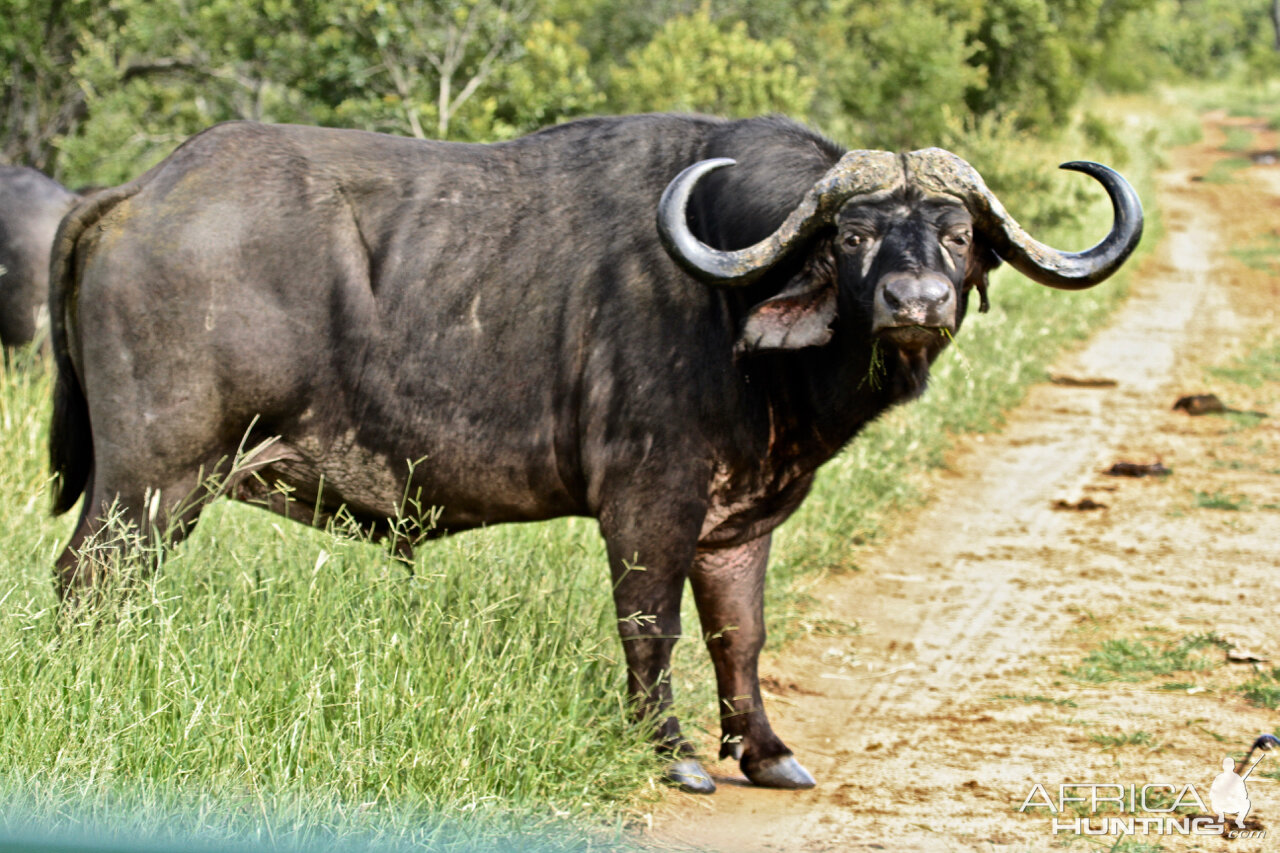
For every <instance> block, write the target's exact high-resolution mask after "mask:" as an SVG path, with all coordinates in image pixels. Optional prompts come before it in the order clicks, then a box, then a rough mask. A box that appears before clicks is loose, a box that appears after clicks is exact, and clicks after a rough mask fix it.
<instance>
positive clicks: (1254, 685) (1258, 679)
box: [1238, 668, 1280, 711]
mask: <svg viewBox="0 0 1280 853" xmlns="http://www.w3.org/2000/svg"><path fill="white" fill-rule="evenodd" d="M1238 689H1239V691H1240V693H1241V695H1243V696H1244V698H1245V699H1247V700H1249V701H1250V702H1252V703H1253V704H1255V705H1259V706H1261V707H1263V708H1270V709H1271V710H1272V711H1277V710H1280V668H1275V669H1272V670H1271V671H1269V672H1260V673H1258V674H1257V675H1256V676H1254V677H1253V678H1251V679H1249V680H1248V681H1246V682H1245V683H1244V684H1242V685H1240V687H1239V688H1238Z"/></svg>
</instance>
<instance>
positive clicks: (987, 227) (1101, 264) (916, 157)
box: [906, 148, 1142, 290]
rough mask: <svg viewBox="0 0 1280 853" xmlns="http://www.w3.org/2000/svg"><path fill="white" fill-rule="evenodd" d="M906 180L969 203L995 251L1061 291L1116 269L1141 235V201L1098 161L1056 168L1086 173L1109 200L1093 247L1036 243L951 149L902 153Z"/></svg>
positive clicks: (1098, 279) (1087, 283)
mask: <svg viewBox="0 0 1280 853" xmlns="http://www.w3.org/2000/svg"><path fill="white" fill-rule="evenodd" d="M906 161H907V170H908V173H909V179H911V180H914V181H916V182H917V183H918V184H920V185H921V188H922V189H924V190H925V191H927V192H934V193H941V194H944V195H950V196H956V197H958V198H960V199H961V200H962V201H964V202H965V204H966V205H968V207H969V210H970V212H971V213H972V214H973V216H974V219H975V220H977V222H976V224H977V225H978V227H979V228H981V229H982V230H983V231H985V232H986V233H987V234H988V235H989V236H990V237H991V238H993V239H994V240H995V242H996V245H995V247H994V248H995V250H996V254H998V255H1000V257H1002V258H1004V259H1005V260H1006V261H1008V262H1009V265H1010V266H1012V267H1013V268H1014V269H1016V270H1017V271H1018V272H1020V273H1022V274H1023V275H1025V276H1026V277H1027V278H1029V279H1031V280H1032V281H1035V282H1039V283H1040V284H1044V285H1048V286H1049V287H1056V288H1058V289H1059V290H1084V289H1085V288H1087V287H1093V286H1094V285H1095V284H1098V283H1100V282H1102V281H1104V280H1106V279H1107V278H1108V277H1109V276H1110V275H1111V274H1112V273H1114V272H1115V271H1116V270H1118V269H1119V268H1120V265H1121V264H1123V263H1124V262H1125V259H1127V258H1128V257H1129V255H1130V254H1131V253H1132V252H1133V250H1134V249H1135V248H1136V247H1137V245H1138V241H1139V240H1140V239H1141V238H1142V202H1141V201H1139V200H1138V194H1137V193H1136V192H1135V191H1134V189H1133V187H1131V186H1130V185H1129V182H1128V181H1126V180H1125V179H1124V178H1122V177H1121V176H1120V174H1119V173H1118V172H1116V171H1114V170H1112V169H1109V168H1108V167H1106V166H1103V165H1102V164H1100V163H1090V162H1086V161H1074V162H1071V163H1063V164H1062V165H1061V166H1060V167H1059V168H1062V169H1069V170H1071V171H1073V172H1084V173H1085V174H1086V175H1089V176H1090V177H1092V178H1094V179H1095V180H1097V181H1098V182H1099V183H1101V184H1102V186H1103V188H1104V189H1105V190H1106V191H1107V195H1108V196H1110V198H1111V208H1112V210H1113V212H1114V217H1115V218H1114V221H1113V222H1112V225H1111V232H1110V233H1109V234H1107V236H1106V237H1104V238H1103V239H1102V241H1101V242H1100V243H1098V244H1097V245H1096V246H1094V247H1093V248H1092V249H1086V250H1085V251H1083V252H1060V251H1058V250H1057V249H1054V248H1052V247H1050V246H1046V245H1045V244H1044V243H1041V242H1039V241H1038V240H1035V239H1034V238H1032V237H1031V235H1029V234H1027V232H1026V231H1023V230H1022V226H1020V225H1018V223H1017V222H1016V221H1014V219H1013V217H1012V216H1010V215H1009V214H1008V212H1007V211H1006V210H1005V209H1004V205H1002V204H1000V200H999V199H998V198H996V197H995V194H994V193H992V192H991V190H989V189H988V188H987V185H986V184H985V183H984V182H983V180H982V177H981V176H980V175H979V174H978V172H977V170H976V169H974V168H973V167H972V166H970V165H969V164H968V163H966V162H965V161H964V160H961V159H960V158H959V157H957V156H956V155H954V154H952V153H951V152H949V151H943V150H942V149H941V148H928V149H925V150H923V151H912V152H911V153H910V154H907V155H906Z"/></svg>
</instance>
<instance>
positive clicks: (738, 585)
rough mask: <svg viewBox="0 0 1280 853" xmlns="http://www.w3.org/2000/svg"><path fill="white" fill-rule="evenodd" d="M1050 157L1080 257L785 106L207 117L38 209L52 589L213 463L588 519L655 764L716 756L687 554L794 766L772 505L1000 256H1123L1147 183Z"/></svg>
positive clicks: (1061, 279) (497, 514) (738, 730)
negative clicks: (732, 116)
mask: <svg viewBox="0 0 1280 853" xmlns="http://www.w3.org/2000/svg"><path fill="white" fill-rule="evenodd" d="M730 158H731V159H730ZM731 162H736V165H731ZM1067 167H1068V168H1072V169H1075V170H1078V171H1082V172H1085V173H1087V174H1089V175H1090V176H1092V177H1094V178H1095V179H1097V180H1098V181H1100V182H1101V183H1102V185H1103V187H1104V188H1105V189H1106V190H1107V192H1108V193H1109V195H1110V197H1111V200H1112V204H1113V207H1114V211H1115V220H1114V224H1113V225H1112V227H1111V231H1110V233H1109V235H1108V236H1107V237H1106V238H1105V239H1104V240H1103V241H1102V242H1101V243H1099V244H1098V245H1097V246H1095V247H1094V248H1092V249H1090V250H1088V251H1085V252H1081V253H1075V254H1069V253H1062V252H1058V251H1056V250H1054V249H1051V248H1049V247H1047V246H1044V245H1043V244H1041V243H1038V242H1036V241H1035V240H1033V239H1032V238H1030V237H1029V236H1028V235H1027V234H1026V233H1025V232H1024V231H1023V230H1022V229H1021V228H1020V227H1019V226H1018V225H1017V223H1016V222H1014V221H1013V220H1012V219H1011V218H1010V217H1009V216H1008V214H1007V213H1005V211H1004V209H1003V208H1002V207H1001V205H1000V202H999V201H998V200H997V199H996V198H995V197H994V196H993V195H992V194H991V193H990V191H989V190H988V189H987V188H986V186H985V185H984V184H983V182H982V179H981V178H980V177H979V176H978V174H977V173H976V172H975V171H974V170H973V169H972V168H971V167H970V166H969V165H968V164H966V163H965V162H964V161H962V160H960V159H959V158H958V157H956V156H955V155H952V154H949V153H947V152H945V151H940V150H937V149H930V150H926V151H916V152H912V153H909V154H894V153H889V152H883V151H852V152H846V151H845V150H843V149H842V148H840V147H838V146H836V145H835V144H833V143H832V142H830V141H828V140H826V139H824V138H823V137H821V136H820V135H818V134H816V133H814V132H813V131H811V130H809V129H807V128H805V127H802V126H800V125H797V124H795V123H792V122H790V121H787V120H785V119H781V118H759V119H748V120H741V121H725V120H719V119H713V118H707V117H699V116H678V115H648V116H631V117H618V118H601V119H589V120H583V121H578V122H574V123H571V124H567V125H563V126H559V127H554V128H550V129H547V130H544V131H541V132H538V133H535V134H532V135H530V136H527V137H524V138H521V139H517V140H513V141H510V142H503V143H497V144H493V145H474V144H458V143H445V142H436V141H421V140H412V139H402V138H396V137H391V136H383V135H377V134H372V133H366V132H361V131H350V130H335V129H318V128H306V127H294V126H269V125H262V124H254V123H232V124H226V125H220V126H217V127H214V128H212V129H210V130H208V131H206V132H204V133H202V134H200V135H198V136H195V137H193V138H192V139H190V140H188V141H187V142H186V143H184V144H183V145H182V146H181V147H180V148H179V149H178V150H177V151H176V152H175V153H174V154H172V155H171V156H170V157H169V158H168V159H167V160H165V161H164V162H162V163H161V164H160V165H158V166H156V167H155V168H154V169H152V170H151V171H150V172H148V173H147V174H145V175H143V176H142V177H141V178H139V179H138V180H136V181H133V182H132V183H129V184H126V185H124V186H121V187H118V188H115V189H111V190H107V191H104V192H103V193H101V194H99V195H98V196H96V197H94V198H92V199H89V200H87V201H86V202H85V203H84V204H82V205H80V206H79V207H78V208H76V210H75V211H74V212H73V213H72V214H71V215H70V216H68V217H67V218H66V220H65V221H64V223H63V225H62V227H61V229H60V232H59V236H58V240H57V246H56V249H55V252H56V258H55V271H56V280H55V281H54V282H53V291H52V295H51V300H52V301H51V312H52V330H53V335H52V340H53V349H54V353H55V358H56V360H57V369H58V375H57V384H56V390H55V415H54V420H53V425H52V434H51V438H50V452H51V458H52V465H53V469H54V471H55V473H56V475H57V480H58V493H57V497H56V501H55V510H56V511H58V512H65V511H66V510H69V509H70V508H71V507H72V506H74V505H75V503H76V501H77V500H78V499H79V497H80V496H81V494H84V495H85V499H84V502H83V505H82V508H81V512H80V519H79V522H78V524H77V525H76V528H75V532H74V534H73V536H72V538H71V541H70V542H69V544H68V546H67V548H66V550H65V551H64V552H63V554H62V555H61V557H60V558H59V560H58V568H57V578H58V584H59V589H60V591H61V594H62V596H63V597H64V599H69V600H73V601H74V600H77V599H78V598H80V597H82V596H84V594H85V593H86V592H87V591H88V590H90V589H92V587H93V586H94V585H95V584H97V583H98V582H99V581H100V580H101V579H102V576H103V573H104V572H105V571H107V567H108V566H109V565H110V564H111V556H112V552H113V549H116V548H118V547H119V544H118V543H119V542H120V539H119V538H113V536H112V535H109V532H108V533H103V530H104V527H105V526H106V522H104V521H103V516H104V515H105V514H106V512H107V509H108V507H111V506H112V505H114V507H115V509H114V512H116V513H117V517H118V518H121V519H123V520H124V521H126V522H127V523H129V524H131V525H133V526H136V528H137V529H138V530H140V531H141V532H142V533H143V534H144V535H145V534H148V533H150V532H160V533H163V534H164V535H167V536H168V537H170V538H171V539H177V538H180V537H181V536H183V535H184V534H185V533H187V532H188V531H190V529H191V527H192V525H194V524H195V522H196V519H197V517H198V515H199V513H200V511H201V508H202V506H203V505H204V504H205V503H206V502H207V501H208V500H209V499H211V498H212V497H213V496H214V495H215V494H228V495H230V496H232V497H235V498H237V499H241V500H247V501H251V502H257V503H260V504H263V505H265V506H267V507H268V508H270V509H272V510H274V511H276V512H279V513H282V514H285V515H288V516H290V517H293V518H296V519H299V520H302V521H305V522H308V523H313V522H315V521H316V520H320V521H323V520H324V519H325V518H327V517H329V516H331V515H332V513H334V512H335V511H337V510H338V508H339V507H341V506H345V507H346V508H347V510H348V511H349V512H350V514H351V515H352V516H353V517H354V518H355V519H357V521H358V522H360V523H361V524H363V525H365V526H367V527H368V528H369V529H370V530H371V531H373V532H374V533H388V532H391V531H393V529H394V530H397V531H399V530H403V528H402V527H399V526H397V527H395V528H393V527H392V525H391V522H390V520H391V519H395V518H397V516H398V515H399V514H401V513H402V512H404V511H405V510H406V507H405V505H404V500H403V498H404V496H406V495H410V496H415V497H416V501H415V502H414V503H415V505H420V506H422V507H424V508H426V507H438V508H439V517H438V520H437V521H436V523H435V526H433V527H430V526H428V525H425V524H424V527H426V528H427V529H423V530H422V531H421V534H422V536H424V537H425V536H436V535H442V534H445V533H450V532H455V531H459V530H465V529H468V528H474V527H477V526H482V525H489V524H496V523H500V522H509V521H532V520H538V519H547V518H552V517H556V516H563V515H582V516H589V517H593V518H596V519H598V521H599V525H600V530H601V533H602V534H603V536H604V538H605V540H606V544H607V549H608V555H609V565H610V570H611V573H612V584H613V590H614V600H615V605H616V611H617V617H618V626H619V632H620V634H621V636H622V640H623V646H624V650H625V657H626V662H627V670H628V685H629V690H630V693H631V695H632V698H633V701H634V707H635V712H636V714H637V715H638V716H640V717H642V718H645V719H648V720H651V721H653V722H654V724H655V725H656V731H657V738H658V740H659V743H660V747H661V748H662V749H663V750H666V751H669V753H670V754H671V755H672V756H673V758H674V759H675V760H674V762H673V764H672V765H671V768H670V775H671V778H672V779H673V780H675V781H676V782H678V783H680V784H682V785H683V786H685V787H686V788H687V789H689V790H694V791H711V790H713V789H714V787H715V786H714V784H713V783H712V781H711V779H710V777H709V776H708V775H707V774H706V773H705V771H704V770H703V769H702V767H701V765H700V764H699V763H698V761H697V760H696V759H695V758H694V757H693V756H692V749H691V747H690V746H689V744H688V742H687V741H686V740H685V739H684V738H683V737H682V735H681V732H680V727H679V723H678V722H677V720H676V719H675V718H674V716H671V715H670V711H669V708H670V704H671V682H670V678H669V675H668V672H669V668H670V658H671V650H672V647H673V645H674V643H675V642H676V638H677V637H678V636H679V635H680V632H681V626H680V616H679V614H680V598H681V595H682V592H683V587H684V582H685V580H686V578H687V579H688V580H689V581H690V582H691V584H692V588H693V594H694V596H695V598H696V601H697V606H698V612H699V616H700V619H701V622H702V631H703V635H704V637H705V638H706V643H707V646H708V649H709V651H710V654H711V656H712V659H713V662H714V665H715V672H716V679H717V683H718V691H719V696H720V702H721V711H722V714H723V717H722V721H723V722H722V726H723V740H722V755H725V756H729V755H733V756H737V757H739V759H740V761H741V767H742V770H743V772H744V773H745V774H746V776H747V777H748V778H749V779H750V780H752V781H753V782H754V783H756V784H758V785H766V786H775V787H783V788H801V787H808V786H811V785H812V784H813V779H812V777H810V775H809V774H808V773H807V772H806V771H805V770H804V768H803V767H802V766H801V765H800V764H799V763H798V762H797V761H796V759H795V758H794V757H793V755H792V752H791V750H790V749H789V748H788V747H787V746H786V745H785V744H784V743H783V742H782V740H781V739H779V738H778V736H777V735H776V734H775V733H774V732H773V730H772V729H771V727H770V725H769V722H768V720H767V718H766V716H765V710H764V707H763V703H762V700H761V693H760V685H759V679H758V676H757V659H758V656H759V652H760V649H761V646H762V644H763V642H764V620H763V603H762V602H763V599H762V588H763V584H764V575H765V567H766V563H767V560H768V554H769V544H770V534H771V532H772V531H773V530H774V528H776V527H777V526H778V525H779V524H781V523H782V522H783V521H784V520H785V519H786V518H788V517H789V516H790V515H791V514H792V513H793V512H794V511H795V510H796V508H797V507H798V506H799V505H800V503H801V502H802V501H803V499H804V497H805V495H806V494H807V493H808V491H809V489H810V486H811V484H812V482H813V477H814V473H815V471H816V470H817V469H818V467H819V466H820V465H822V464H823V463H824V462H826V461H827V460H829V459H831V458H832V457H833V456H835V455H836V454H837V453H838V452H839V451H840V449H841V448H842V447H843V446H844V445H845V444H846V443H847V442H848V441H850V439H852V438H853V437H854V436H855V435H856V434H857V433H858V431H859V430H860V429H861V428H862V427H863V426H864V425H866V424H867V423H868V422H869V421H871V420H872V419H874V418H875V417H877V416H878V415H879V414H881V413H882V412H884V411H885V410H886V409H887V408H889V407H890V406H892V405H894V404H896V403H899V402H902V401H905V400H908V399H911V398H912V397H914V396H916V395H917V394H919V393H920V392H921V391H922V390H923V389H924V387H925V383H926V381H927V378H928V372H929V367H930V365H931V364H932V362H933V361H934V359H935V358H937V356H938V354H939V353H940V352H941V351H942V350H943V349H944V348H945V346H946V345H947V343H948V340H949V338H950V336H951V335H953V334H954V333H955V332H957V331H958V329H959V327H960V325H961V322H962V321H963V319H964V317H965V313H966V311H967V309H968V306H969V302H970V299H971V298H972V295H973V293H974V292H975V291H977V292H978V294H979V298H980V300H981V304H982V306H983V307H985V303H986V295H987V294H986V287H987V278H986V277H987V273H988V271H989V270H990V269H991V268H993V267H994V266H995V265H996V264H997V263H999V262H1000V260H1001V259H1003V260H1004V261H1007V262H1008V263H1010V264H1011V265H1012V266H1014V267H1015V268H1016V269H1018V270H1019V271H1020V272H1022V273H1023V274H1024V275H1026V276H1028V277H1030V278H1032V279H1034V280H1035V281H1038V282H1040V283H1042V284H1046V285H1049V286H1052V287H1058V288H1064V289H1078V288H1084V287H1089V286H1092V285H1094V284H1097V283H1098V282H1100V281H1102V280H1103V279H1105V278H1106V277H1107V276H1109V275H1111V274H1112V273H1113V272H1114V271H1115V270H1116V269H1117V268H1118V267H1119V266H1120V265H1121V264H1122V263H1123V261H1124V260H1125V258H1126V257H1128V255H1129V253H1130V252H1131V251H1132V249H1133V248H1134V246H1136V244H1137V242H1138V239H1139V237H1140V234H1141V230H1142V212H1141V207H1140V205H1139V203H1138V200H1137V197H1136V195H1135V193H1134V192H1133V190H1132V189H1131V188H1130V187H1129V185H1128V184H1127V183H1126V182H1125V181H1124V180H1123V179H1122V178H1121V177H1120V176H1118V175H1117V174H1116V173H1114V172H1112V171H1111V170H1110V169H1107V168H1106V167H1103V166H1099V165H1097V164H1092V163H1075V164H1068V166H1067ZM242 448H252V449H251V450H250V451H249V452H248V453H247V454H242V455H241V457H240V459H239V460H238V461H237V462H236V464H235V465H234V466H233V462H232V460H233V457H235V456H236V455H237V450H238V449H242ZM210 474H215V475H220V476H221V477H222V478H223V482H222V485H221V488H220V489H218V490H213V491H210V490H205V489H202V488H201V486H202V482H203V481H204V479H205V478H206V477H208V476H209V475H210ZM286 494H287V495H288V498H286ZM100 534H102V535H100ZM394 535H400V534H398V533H396V534H394Z"/></svg>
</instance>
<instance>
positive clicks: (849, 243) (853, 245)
mask: <svg viewBox="0 0 1280 853" xmlns="http://www.w3.org/2000/svg"><path fill="white" fill-rule="evenodd" d="M870 242H871V238H870V237H868V236H867V235H866V234H846V235H844V247H845V249H846V250H847V251H850V252H853V251H856V250H858V249H861V248H863V247H865V246H866V245H867V244H868V243H870Z"/></svg>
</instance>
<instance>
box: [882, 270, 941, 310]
mask: <svg viewBox="0 0 1280 853" xmlns="http://www.w3.org/2000/svg"><path fill="white" fill-rule="evenodd" d="M883 292H884V302H885V305H887V306H888V307H889V309H890V310H893V311H897V310H899V309H901V308H903V307H904V306H911V307H916V308H924V309H928V308H934V307H936V306H939V305H943V304H945V303H946V302H947V300H949V299H950V298H951V287H950V285H948V284H947V283H946V282H945V281H939V280H938V279H936V278H932V277H929V278H916V277H915V276H902V277H900V278H892V279H890V280H888V281H886V282H885V284H884V291H883Z"/></svg>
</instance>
